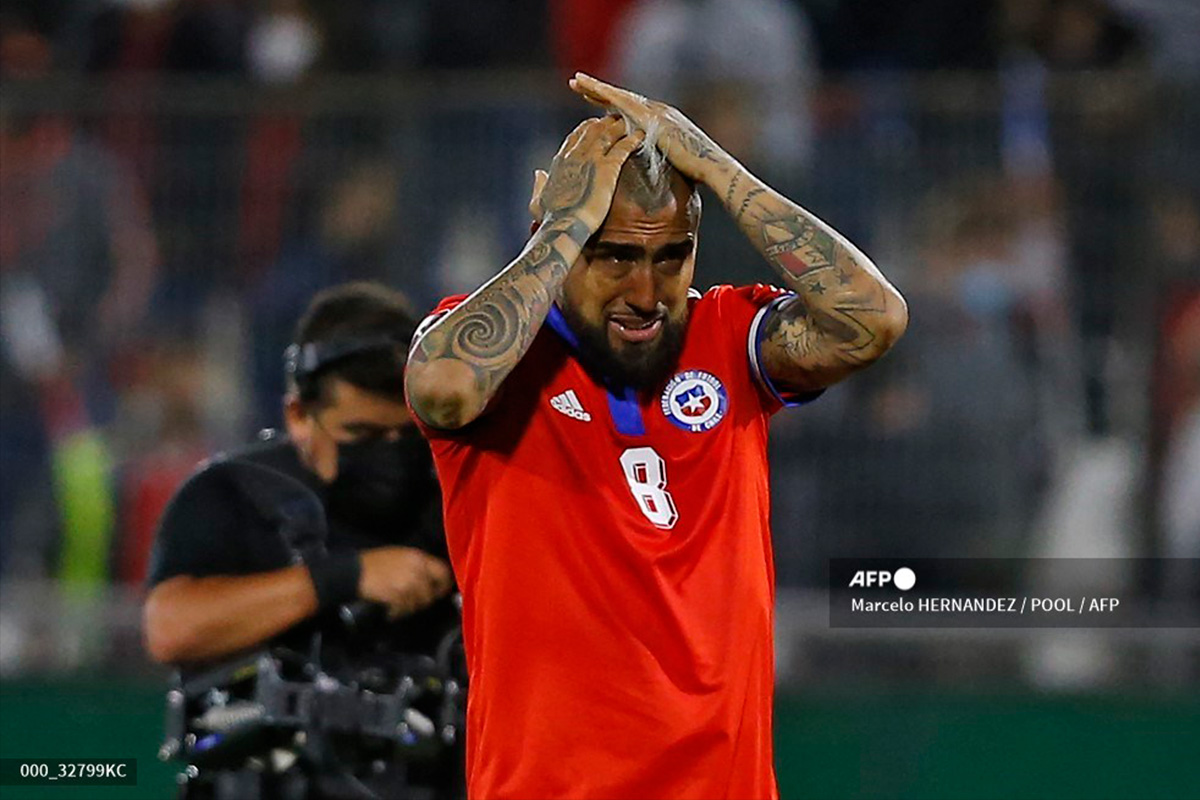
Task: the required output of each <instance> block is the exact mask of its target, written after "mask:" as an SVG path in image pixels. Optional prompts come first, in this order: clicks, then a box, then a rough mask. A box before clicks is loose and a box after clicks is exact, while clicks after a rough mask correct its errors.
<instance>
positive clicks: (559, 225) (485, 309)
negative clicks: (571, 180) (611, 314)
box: [409, 165, 590, 402]
mask: <svg viewBox="0 0 1200 800" xmlns="http://www.w3.org/2000/svg"><path fill="white" fill-rule="evenodd" d="M589 166H590V165H589ZM552 190H553V193H551V194H549V195H547V194H545V193H544V194H543V202H544V203H545V204H546V206H547V207H548V208H555V209H564V208H570V207H571V206H572V205H577V204H578V203H579V202H580V200H581V199H582V197H583V196H586V191H583V190H580V191H578V192H574V193H572V192H568V191H565V190H564V189H562V188H561V187H558V186H551V185H548V186H547V187H546V190H545V192H552ZM589 235H590V229H589V228H588V227H587V226H586V225H585V224H584V223H582V222H579V221H578V220H576V219H575V218H574V217H572V216H569V215H567V216H560V217H557V218H555V219H552V220H550V221H548V222H547V223H545V224H544V225H543V226H542V227H541V228H539V229H538V231H537V233H535V234H534V235H533V237H532V238H531V239H530V241H529V243H528V244H527V245H526V247H525V250H524V251H523V252H522V253H521V255H520V256H519V257H518V258H517V260H516V261H514V262H512V263H511V264H510V265H509V266H508V267H506V268H505V269H504V270H503V271H502V272H501V273H500V274H498V275H497V276H496V277H495V278H493V279H492V280H491V281H489V282H488V283H486V284H485V285H484V286H483V287H481V288H480V289H479V290H477V291H476V292H475V293H474V294H473V295H471V296H470V297H468V298H467V299H466V300H464V301H463V302H462V303H461V304H460V305H459V306H457V307H456V308H455V309H454V310H453V311H452V312H451V313H449V314H447V315H446V316H445V317H444V318H443V319H441V320H439V322H438V323H437V324H435V325H434V326H433V327H431V328H430V329H429V330H428V331H427V332H426V333H425V335H424V336H423V337H422V338H421V339H420V340H418V342H417V343H416V345H415V347H414V348H413V352H412V354H411V355H410V356H409V364H410V367H411V366H416V365H425V364H431V363H434V362H437V361H440V360H444V359H449V360H454V361H458V362H460V363H462V364H465V365H466V366H467V367H469V368H470V370H471V372H472V374H473V376H474V383H475V390H476V391H477V392H479V393H480V394H481V395H482V397H483V399H484V401H485V402H486V400H488V399H490V398H491V397H492V396H493V395H494V394H495V393H496V391H497V390H498V389H499V388H500V384H501V383H502V382H503V381H504V379H505V378H506V377H507V376H508V374H509V373H510V372H511V371H512V369H513V367H515V366H516V365H517V363H518V362H519V361H520V360H521V357H522V356H524V355H525V352H526V351H527V350H528V349H529V345H530V344H531V343H532V342H533V339H534V337H535V336H536V335H537V332H538V330H540V329H541V325H542V322H543V321H544V320H545V319H546V315H547V314H548V313H549V311H550V305H551V303H553V302H554V298H555V297H556V296H557V294H558V291H559V288H560V287H561V286H562V282H563V280H564V279H565V278H566V276H567V272H568V271H569V270H570V268H571V264H572V263H573V262H574V260H575V257H576V255H578V253H579V250H580V249H582V247H583V245H584V243H586V241H587V239H588V236H589ZM417 368H418V369H419V368H420V367H419V366H417Z"/></svg>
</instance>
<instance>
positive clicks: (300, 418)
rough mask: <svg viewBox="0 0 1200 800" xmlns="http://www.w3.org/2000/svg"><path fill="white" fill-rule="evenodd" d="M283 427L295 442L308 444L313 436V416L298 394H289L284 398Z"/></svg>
mask: <svg viewBox="0 0 1200 800" xmlns="http://www.w3.org/2000/svg"><path fill="white" fill-rule="evenodd" d="M283 426H284V428H286V429H287V432H288V436H290V437H291V438H292V440H293V441H295V442H298V443H302V444H307V442H308V439H309V438H310V437H311V436H312V426H313V418H312V415H311V414H309V413H308V408H307V407H306V406H305V405H304V403H303V402H302V401H301V400H300V395H299V394H298V393H297V392H288V393H287V394H285V395H284V396H283Z"/></svg>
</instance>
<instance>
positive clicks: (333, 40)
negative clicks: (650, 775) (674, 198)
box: [0, 0, 1200, 668]
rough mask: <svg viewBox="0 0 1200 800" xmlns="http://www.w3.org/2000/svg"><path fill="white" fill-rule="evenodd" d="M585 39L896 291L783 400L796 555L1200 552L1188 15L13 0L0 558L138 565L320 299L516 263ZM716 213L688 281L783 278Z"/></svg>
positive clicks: (586, 58) (1102, 9) (0, 120)
mask: <svg viewBox="0 0 1200 800" xmlns="http://www.w3.org/2000/svg"><path fill="white" fill-rule="evenodd" d="M576 69H582V70H586V71H590V72H592V73H594V74H597V75H599V76H601V77H604V78H607V79H611V80H614V81H616V82H618V83H622V84H624V85H628V86H630V87H631V88H634V89H636V90H638V91H641V92H643V93H645V94H648V95H650V96H655V97H661V98H663V99H665V100H668V101H671V102H674V103H676V104H678V105H680V107H681V108H683V109H684V110H685V111H686V112H687V113H688V114H689V115H691V116H692V117H693V118H694V119H695V120H696V121H697V122H698V123H699V124H700V125H701V126H702V127H704V128H705V129H706V130H707V131H708V132H709V133H710V134H711V135H712V136H713V138H714V139H716V140H717V141H718V142H720V143H722V144H723V145H724V146H726V148H727V149H729V150H730V151H731V152H732V153H733V154H734V155H736V156H737V157H738V158H740V159H741V160H742V161H743V162H744V163H746V164H747V165H748V166H750V167H751V168H752V169H754V170H755V171H757V172H759V173H761V174H762V175H763V177H764V178H765V179H766V180H768V181H769V182H771V183H772V184H774V185H776V186H778V187H780V189H781V190H783V191H784V192H785V193H786V194H788V195H790V196H791V197H794V198H796V199H798V200H799V201H800V202H802V203H805V204H806V205H807V206H808V207H810V208H812V209H813V210H815V211H816V212H817V213H819V214H821V215H822V216H824V217H825V218H827V219H829V220H830V221H831V222H832V223H833V224H834V225H836V226H837V227H838V228H839V229H841V230H843V231H845V232H846V234H847V235H848V236H850V238H852V239H853V240H854V241H855V242H857V243H859V244H861V245H862V246H863V247H864V249H865V250H866V251H867V252H868V253H870V254H871V255H872V257H873V258H874V259H875V260H876V261H877V262H879V263H880V264H881V265H884V266H885V272H886V273H887V274H888V275H889V276H891V277H892V278H893V279H894V280H895V282H896V283H897V285H898V286H899V287H900V288H901V289H902V290H903V291H904V292H905V294H906V295H907V296H908V297H909V299H910V303H911V308H912V321H913V322H912V327H911V329H910V332H909V334H908V336H907V338H906V339H905V340H904V342H903V344H902V346H900V347H899V348H898V349H897V351H896V352H895V353H894V354H893V355H892V356H890V357H889V358H888V359H887V360H886V361H885V363H883V364H882V365H880V366H879V367H877V368H876V369H874V370H871V371H870V373H869V374H867V375H864V376H862V377H858V378H855V379H854V380H853V381H851V382H849V384H848V385H846V386H845V387H840V388H838V389H836V390H834V391H831V392H829V393H828V395H827V396H826V397H825V398H824V399H823V400H822V401H821V402H820V403H817V404H814V405H813V406H812V407H810V408H808V409H805V410H803V411H801V412H798V413H793V414H785V415H781V417H780V418H779V419H778V420H777V422H776V423H775V424H776V426H777V427H776V432H775V434H776V436H775V440H774V451H773V459H772V463H773V469H774V475H773V480H774V484H775V494H774V498H775V500H774V502H775V514H774V525H775V531H776V541H777V569H778V574H779V580H780V583H781V584H782V585H784V586H793V587H814V586H818V585H820V582H821V576H822V570H823V565H824V562H825V559H826V558H828V557H831V556H850V555H862V556H890V555H904V556H983V555H987V556H993V557H1014V556H1024V555H1089V556H1121V555H1135V554H1136V555H1148V556H1153V555H1161V556H1169V555H1173V556H1184V555H1188V556H1191V557H1197V556H1200V486H1197V481H1198V480H1200V285H1198V283H1197V281H1198V280H1200V277H1198V276H1200V9H1198V8H1197V7H1196V6H1195V5H1194V4H1191V3H1186V2H1172V1H1171V0H1111V1H1110V2H1104V1H1103V0H990V1H988V2H985V1H983V0H981V1H980V2H971V3H963V2H961V1H960V0H806V1H801V0H506V2H494V3H493V2H469V0H341V1H340V2H335V0H111V1H107V0H74V1H72V0H37V1H35V0H24V1H22V0H8V1H7V2H6V3H5V4H4V9H3V11H2V12H0V78H2V80H3V90H2V92H3V94H2V95H0V206H2V209H3V213H2V215H0V312H2V314H3V320H2V323H0V339H2V345H0V379H2V381H3V395H2V397H0V464H2V483H0V491H2V495H0V576H3V581H4V582H5V583H7V584H8V585H9V587H10V588H11V586H12V582H13V581H22V582H28V581H31V580H35V579H49V580H50V581H53V582H58V583H59V585H67V586H75V587H81V589H82V590H84V591H85V592H86V591H88V590H91V589H96V588H97V587H107V586H111V585H126V586H129V587H134V588H136V587H137V586H138V585H140V582H141V581H142V579H143V578H144V573H145V569H146V563H147V556H148V552H149V548H150V545H151V542H152V538H153V532H154V526H155V522H156V520H157V517H158V514H159V513H160V511H161V509H162V508H163V506H164V504H165V502H166V500H167V498H168V497H169V496H170V494H171V493H172V492H173V490H174V489H175V488H176V487H177V486H178V485H179V483H180V482H181V481H182V480H183V478H184V477H185V476H186V475H187V474H189V473H190V471H191V470H192V469H193V467H194V465H195V464H196V462H197V461H198V460H200V459H201V458H203V457H205V456H206V455H208V454H211V453H212V452H214V451H216V450H218V449H221V448H223V447H228V446H232V445H234V444H236V443H239V442H242V441H245V440H246V439H247V438H248V437H250V436H251V435H253V433H254V431H255V430H257V429H258V428H261V427H264V426H269V425H273V424H276V423H277V422H278V419H279V397H280V394H281V391H282V388H283V387H282V376H281V357H282V353H283V350H284V348H285V347H286V345H287V344H288V342H289V337H290V329H291V325H292V323H293V321H294V320H295V318H296V317H297V316H298V314H299V312H300V311H301V310H302V309H303V307H304V305H305V303H306V302H307V301H308V299H309V298H310V297H311V295H312V294H313V292H314V291H316V290H317V289H319V288H322V287H324V286H328V285H331V284H334V283H338V282H341V281H345V280H349V279H360V278H373V279H379V280H383V281H385V282H387V283H389V284H391V285H393V286H397V287H399V288H402V289H403V290H404V291H406V292H407V293H408V294H409V295H410V296H411V298H412V299H413V300H414V302H415V303H416V304H417V305H420V306H422V307H429V306H430V305H432V303H434V302H435V301H436V300H437V299H438V298H439V297H440V296H442V295H443V294H446V293H449V292H453V291H462V290H464V289H469V288H471V287H473V286H475V285H478V283H479V282H481V281H482V280H483V279H484V278H486V276H488V275H490V274H491V273H493V272H495V271H496V270H498V269H499V268H500V267H501V266H503V265H504V264H505V263H506V262H507V261H508V260H509V259H510V258H511V257H512V256H513V255H515V253H516V252H518V250H519V248H520V246H521V244H522V243H523V242H524V240H525V238H526V236H527V234H528V219H527V218H526V216H527V212H526V210H525V208H526V202H527V198H528V191H529V188H530V181H531V174H532V169H533V167H534V166H537V165H542V164H545V163H546V162H548V160H549V157H550V156H551V155H552V153H553V151H554V149H555V147H556V146H557V143H558V141H559V139H560V138H561V136H562V134H563V133H565V131H567V130H569V127H570V126H571V125H572V124H573V122H574V121H575V120H577V119H578V118H579V117H580V116H582V115H583V114H586V113H588V110H587V109H585V108H583V107H581V106H580V105H579V104H578V103H577V102H576V101H575V100H574V98H573V97H572V96H571V95H570V93H569V92H568V91H567V90H566V88H565V85H564V84H565V76H566V75H567V74H569V73H571V72H573V71H574V70H576ZM708 209H709V211H708V214H707V215H706V218H705V220H704V223H703V225H702V227H701V247H700V256H699V262H698V271H697V282H698V284H700V285H703V286H707V285H709V284H711V283H716V282H732V283H747V282H755V281H766V280H769V278H770V273H769V272H768V270H766V269H765V268H764V265H762V264H761V263H760V261H759V258H758V256H757V255H756V254H755V253H754V251H753V250H752V249H751V248H750V247H749V246H748V245H747V244H746V243H745V242H743V241H741V239H740V234H739V233H738V232H737V230H736V228H735V227H734V226H733V224H732V223H731V222H730V221H729V220H728V219H726V218H725V216H724V215H723V214H722V212H721V210H720V208H719V204H718V203H716V202H709V203H708ZM1151 583H1152V584H1153V583H1154V581H1153V580H1151ZM89 587H90V588H89ZM1161 588H1162V587H1161V586H1159V587H1157V588H1155V587H1154V586H1151V590H1154V591H1157V590H1158V589H1161ZM13 609H14V606H13V604H12V603H11V602H7V601H6V609H5V610H6V611H7V612H10V613H11V612H12V611H13ZM14 625H16V623H11V620H10V624H9V625H8V626H7V627H4V626H0V627H3V630H0V635H3V636H8V637H9V638H7V639H6V640H5V641H7V642H9V643H10V644H11V643H12V642H16V641H17V639H15V638H12V637H14V636H16V633H14V630H15V628H14ZM18 627H19V626H18ZM6 632H7V633H6ZM22 641H24V640H22ZM21 649H22V648H14V647H12V646H10V647H7V648H6V652H5V654H4V658H3V659H0V661H3V662H4V663H0V668H4V667H5V665H7V666H8V667H13V665H14V664H16V663H17V662H18V661H20V659H19V658H18V657H17V655H16V654H17V653H18V651H19V650H21Z"/></svg>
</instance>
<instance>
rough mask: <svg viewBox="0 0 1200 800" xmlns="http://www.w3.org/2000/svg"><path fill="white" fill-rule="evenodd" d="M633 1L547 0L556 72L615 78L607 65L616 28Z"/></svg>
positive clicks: (610, 63)
mask: <svg viewBox="0 0 1200 800" xmlns="http://www.w3.org/2000/svg"><path fill="white" fill-rule="evenodd" d="M636 1H637V0H550V3H549V5H550V26H551V30H552V32H553V37H554V53H555V57H556V58H555V61H556V63H557V64H558V70H559V72H561V73H562V74H563V75H574V74H575V73H576V72H586V73H588V74H589V75H595V76H596V77H598V78H604V79H606V80H607V79H608V78H613V80H616V77H615V76H613V75H610V74H609V68H610V67H611V66H612V63H613V56H612V50H613V45H614V40H615V38H616V36H617V27H618V25H619V23H620V21H621V18H622V17H623V16H624V14H625V12H626V9H627V8H629V6H630V5H632V4H633V3H634V2H636Z"/></svg>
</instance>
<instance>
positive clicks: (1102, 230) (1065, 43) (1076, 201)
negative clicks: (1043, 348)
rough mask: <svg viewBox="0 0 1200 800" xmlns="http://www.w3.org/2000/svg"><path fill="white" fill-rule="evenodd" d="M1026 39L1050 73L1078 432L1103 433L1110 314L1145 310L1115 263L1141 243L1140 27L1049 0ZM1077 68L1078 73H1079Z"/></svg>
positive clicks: (1102, 7)
mask: <svg viewBox="0 0 1200 800" xmlns="http://www.w3.org/2000/svg"><path fill="white" fill-rule="evenodd" d="M1033 37H1034V41H1033V45H1034V48H1035V50H1036V51H1037V52H1038V54H1039V55H1040V57H1041V58H1042V60H1043V62H1044V63H1045V64H1046V66H1047V68H1048V69H1049V70H1050V74H1051V78H1052V80H1054V79H1057V80H1055V82H1054V83H1052V85H1051V92H1052V93H1051V95H1050V98H1051V105H1052V107H1053V108H1054V114H1053V115H1052V116H1051V128H1050V130H1051V142H1052V152H1053V157H1054V163H1055V168H1056V173H1057V175H1058V176H1059V179H1060V181H1061V184H1062V187H1063V196H1064V200H1065V212H1066V223H1067V230H1068V233H1069V237H1070V238H1069V264H1070V270H1071V274H1072V278H1073V287H1072V288H1073V291H1074V294H1075V297H1074V300H1073V302H1072V305H1073V307H1074V309H1075V312H1076V314H1077V325H1078V328H1079V333H1080V336H1081V339H1082V344H1083V348H1082V354H1081V361H1082V372H1083V382H1084V392H1085V404H1086V406H1085V414H1086V424H1087V429H1088V430H1089V431H1090V432H1091V433H1093V434H1097V435H1099V434H1106V433H1109V432H1110V428H1111V424H1112V407H1111V405H1112V391H1111V389H1112V387H1110V386H1109V385H1108V379H1109V377H1110V374H1111V373H1110V371H1109V367H1110V364H1111V353H1112V349H1113V344H1114V341H1115V339H1116V337H1117V335H1118V334H1119V333H1120V330H1119V324H1120V323H1121V322H1122V321H1123V320H1122V319H1120V318H1119V317H1121V316H1122V315H1124V317H1125V319H1126V320H1127V319H1128V317H1129V316H1131V312H1133V313H1136V312H1137V311H1142V312H1144V311H1146V310H1147V308H1146V306H1145V303H1146V301H1147V299H1148V296H1149V292H1148V291H1147V280H1146V278H1147V277H1148V276H1147V275H1146V274H1145V272H1144V271H1139V270H1130V269H1127V268H1125V267H1127V265H1129V264H1133V263H1137V262H1138V255H1139V253H1141V252H1144V248H1145V246H1146V242H1147V234H1148V231H1147V229H1146V228H1147V225H1146V223H1147V219H1146V215H1145V212H1144V208H1145V205H1146V204H1145V198H1144V197H1143V196H1142V195H1141V192H1140V183H1139V180H1138V178H1139V175H1138V164H1137V162H1136V161H1135V160H1134V159H1131V158H1129V157H1128V155H1129V154H1130V153H1133V152H1137V151H1138V150H1139V149H1140V148H1141V147H1143V146H1144V141H1145V135H1146V133H1147V130H1148V126H1147V125H1146V120H1147V118H1148V114H1147V103H1146V101H1147V99H1148V98H1146V97H1145V96H1144V93H1143V88H1144V84H1143V83H1142V82H1141V81H1140V79H1139V77H1140V75H1141V71H1142V69H1143V67H1144V48H1143V41H1142V38H1141V35H1140V33H1139V32H1138V31H1137V30H1136V29H1134V28H1133V27H1132V26H1130V25H1129V23H1128V22H1127V21H1125V20H1124V19H1123V18H1121V17H1120V16H1119V15H1117V14H1116V12H1114V11H1113V10H1112V8H1111V7H1110V6H1109V5H1108V4H1107V3H1105V2H1102V0H1049V2H1047V4H1046V5H1045V10H1044V16H1042V18H1041V20H1040V22H1039V24H1038V26H1037V27H1036V28H1035V29H1034V30H1033ZM1085 71H1086V75H1087V79H1086V80H1079V79H1078V78H1079V76H1080V75H1081V74H1082V73H1084V72H1085Z"/></svg>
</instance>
